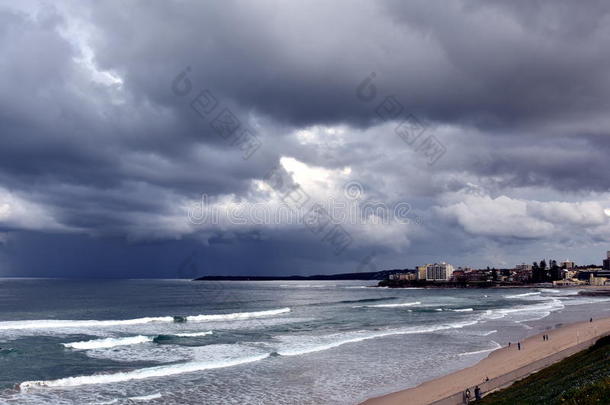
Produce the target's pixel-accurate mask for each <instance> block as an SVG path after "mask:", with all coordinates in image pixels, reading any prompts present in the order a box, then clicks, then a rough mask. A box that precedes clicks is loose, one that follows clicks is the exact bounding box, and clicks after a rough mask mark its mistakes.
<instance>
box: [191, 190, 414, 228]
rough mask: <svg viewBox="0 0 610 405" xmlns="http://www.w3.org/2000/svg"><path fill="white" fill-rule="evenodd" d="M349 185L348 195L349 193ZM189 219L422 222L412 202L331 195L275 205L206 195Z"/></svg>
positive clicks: (286, 222) (239, 222)
mask: <svg viewBox="0 0 610 405" xmlns="http://www.w3.org/2000/svg"><path fill="white" fill-rule="evenodd" d="M349 192H350V191H348V189H347V188H346V194H347V193H349ZM188 220H189V222H190V223H192V224H195V225H201V224H207V225H221V224H232V225H306V226H314V225H315V226H320V225H321V224H320V223H319V222H320V221H321V220H323V222H324V223H328V224H332V225H340V224H343V225H370V224H374V225H390V224H409V223H416V224H420V223H421V218H420V217H419V216H416V215H412V209H411V205H410V204H409V203H407V202H398V203H396V204H393V205H387V204H385V203H383V202H381V201H376V200H364V201H360V200H357V199H351V200H345V199H335V198H333V197H330V198H328V199H327V200H326V201H318V202H316V203H312V204H310V205H307V204H295V206H294V207H290V206H288V205H287V204H281V205H271V204H269V203H265V202H257V203H251V202H234V203H225V204H217V203H215V201H214V199H213V198H211V197H209V196H207V195H206V194H203V195H202V196H201V200H200V201H199V202H198V203H196V204H193V205H192V206H191V207H189V211H188Z"/></svg>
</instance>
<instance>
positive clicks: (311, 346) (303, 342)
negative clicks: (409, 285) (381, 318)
mask: <svg viewBox="0 0 610 405" xmlns="http://www.w3.org/2000/svg"><path fill="white" fill-rule="evenodd" d="M476 323H478V321H468V322H459V323H453V324H445V325H437V326H423V327H410V328H402V329H390V330H385V331H355V332H345V333H336V334H331V335H323V336H306V335H305V336H303V335H302V336H293V335H288V336H280V337H278V339H280V340H281V341H282V344H281V345H280V347H279V348H278V350H277V353H278V354H279V355H281V356H299V355H302V354H308V353H314V352H319V351H324V350H328V349H332V348H335V347H338V346H342V345H345V344H348V343H357V342H362V341H365V340H370V339H377V338H382V337H386V336H395V335H410V334H419V333H431V332H436V331H441V330H447V329H456V328H463V327H466V326H470V325H475V324H476Z"/></svg>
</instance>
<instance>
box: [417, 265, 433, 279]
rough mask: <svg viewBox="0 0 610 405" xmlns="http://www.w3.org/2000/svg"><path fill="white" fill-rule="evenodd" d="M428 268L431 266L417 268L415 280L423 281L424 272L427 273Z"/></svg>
mask: <svg viewBox="0 0 610 405" xmlns="http://www.w3.org/2000/svg"><path fill="white" fill-rule="evenodd" d="M428 266H432V265H431V264H424V265H423V266H417V279H418V280H425V279H426V272H427V271H428Z"/></svg>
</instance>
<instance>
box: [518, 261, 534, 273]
mask: <svg viewBox="0 0 610 405" xmlns="http://www.w3.org/2000/svg"><path fill="white" fill-rule="evenodd" d="M515 270H517V271H532V265H531V264H525V263H521V264H518V265H516V266H515Z"/></svg>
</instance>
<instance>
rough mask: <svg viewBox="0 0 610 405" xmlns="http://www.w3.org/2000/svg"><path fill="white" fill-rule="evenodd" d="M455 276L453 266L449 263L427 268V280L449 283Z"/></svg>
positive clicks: (431, 265)
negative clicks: (453, 275) (452, 276)
mask: <svg viewBox="0 0 610 405" xmlns="http://www.w3.org/2000/svg"><path fill="white" fill-rule="evenodd" d="M452 274H453V266H452V265H450V264H449V263H445V262H442V263H434V264H430V265H428V266H427V267H426V280H434V281H448V280H449V279H450V278H451V275H452Z"/></svg>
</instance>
